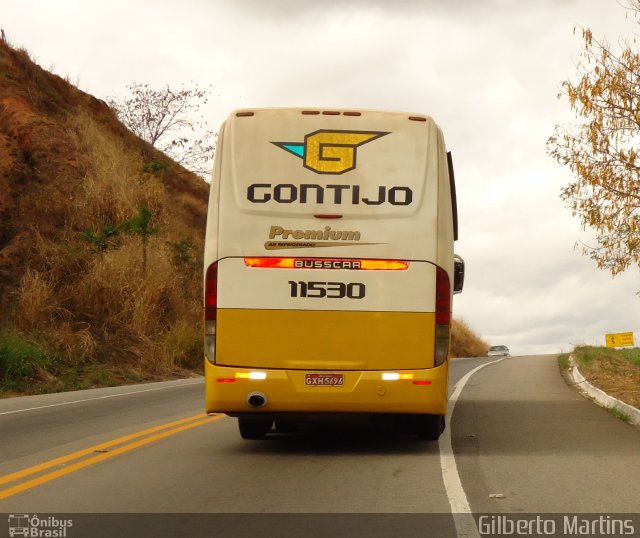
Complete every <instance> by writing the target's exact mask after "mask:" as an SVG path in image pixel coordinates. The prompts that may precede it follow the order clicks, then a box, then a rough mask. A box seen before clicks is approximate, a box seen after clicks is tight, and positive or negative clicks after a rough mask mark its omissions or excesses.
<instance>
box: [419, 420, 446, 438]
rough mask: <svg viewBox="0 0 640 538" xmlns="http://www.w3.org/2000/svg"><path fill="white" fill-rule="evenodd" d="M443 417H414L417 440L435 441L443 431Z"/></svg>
mask: <svg viewBox="0 0 640 538" xmlns="http://www.w3.org/2000/svg"><path fill="white" fill-rule="evenodd" d="M444 426H445V418H444V415H418V416H416V417H415V432H416V434H417V436H418V438H419V439H423V440H425V441H437V440H438V438H439V437H440V434H441V433H442V432H443V431H444Z"/></svg>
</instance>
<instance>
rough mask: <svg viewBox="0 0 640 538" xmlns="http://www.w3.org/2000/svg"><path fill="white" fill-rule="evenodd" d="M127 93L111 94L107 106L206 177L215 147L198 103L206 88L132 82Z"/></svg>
mask: <svg viewBox="0 0 640 538" xmlns="http://www.w3.org/2000/svg"><path fill="white" fill-rule="evenodd" d="M127 90H128V91H129V97H127V98H126V99H124V100H122V101H118V100H116V99H113V98H110V99H108V100H107V103H108V104H109V106H110V107H111V108H112V109H113V110H115V112H116V113H117V115H118V118H119V119H120V121H122V123H123V124H124V125H126V126H127V128H129V129H130V130H131V131H132V132H134V133H135V134H136V135H138V136H139V137H140V138H142V139H143V140H146V141H147V142H148V143H149V144H151V145H152V146H153V147H154V148H156V149H158V150H160V151H162V152H164V153H166V154H167V155H169V156H170V157H171V158H172V159H174V160H175V161H176V162H178V163H180V164H181V165H182V166H184V167H185V168H187V169H189V170H191V171H192V172H195V173H196V174H199V175H200V176H202V177H204V178H208V176H209V174H210V172H211V163H212V159H213V153H214V148H215V134H214V133H213V131H210V130H206V128H205V123H204V121H203V120H202V116H201V115H199V111H200V107H201V106H203V105H205V104H206V103H207V101H208V95H209V92H208V91H206V90H201V89H200V88H198V86H197V85H194V87H193V88H191V89H186V88H184V87H182V88H181V89H180V90H173V89H171V88H170V87H169V86H168V85H167V86H165V87H164V88H162V89H160V90H156V89H153V88H150V87H149V85H148V84H143V83H139V82H134V83H133V84H130V85H128V86H127Z"/></svg>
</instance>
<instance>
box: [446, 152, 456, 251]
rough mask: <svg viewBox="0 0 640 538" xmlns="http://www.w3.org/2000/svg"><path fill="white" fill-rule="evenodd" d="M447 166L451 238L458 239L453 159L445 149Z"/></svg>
mask: <svg viewBox="0 0 640 538" xmlns="http://www.w3.org/2000/svg"><path fill="white" fill-rule="evenodd" d="M447 167H448V169H449V190H450V191H451V213H452V214H453V240H454V241H457V240H458V199H457V198H456V178H455V175H454V173H453V159H452V158H451V152H450V151H447Z"/></svg>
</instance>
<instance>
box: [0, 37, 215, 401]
mask: <svg viewBox="0 0 640 538" xmlns="http://www.w3.org/2000/svg"><path fill="white" fill-rule="evenodd" d="M0 71H1V72H2V73H3V75H2V76H0V195H1V196H2V203H0V332H1V331H8V333H7V334H16V335H20V338H18V339H13V340H12V339H8V340H7V341H8V342H9V343H11V342H14V341H15V342H21V341H27V342H33V343H35V344H37V345H38V346H40V348H42V349H43V353H50V354H51V356H55V357H56V361H55V362H56V370H55V372H53V371H47V367H46V365H45V366H41V365H38V367H37V368H35V369H34V368H32V369H31V370H33V371H36V372H39V374H38V375H39V376H40V377H41V380H40V381H41V382H42V383H45V384H46V383H48V385H49V386H50V387H52V388H54V389H56V390H61V387H62V388H64V387H68V386H69V383H71V384H72V385H73V383H80V385H78V386H84V385H83V384H82V383H85V382H88V383H90V384H91V383H98V381H96V380H99V379H102V378H104V379H109V380H111V381H112V380H113V378H114V377H116V378H118V379H120V380H122V379H128V378H130V379H132V380H140V379H144V378H153V377H154V376H157V375H167V374H170V373H174V372H178V371H181V369H184V368H199V367H200V364H201V361H202V356H203V354H202V350H201V349H200V348H201V340H202V337H201V319H200V318H201V304H200V303H201V297H202V290H201V269H200V267H201V260H200V259H199V258H200V255H201V252H202V249H203V239H204V214H205V208H206V201H207V200H206V197H207V192H208V187H207V186H206V184H204V182H203V181H202V180H201V179H199V178H197V176H194V175H192V174H189V173H186V172H185V171H184V170H178V172H179V174H176V172H175V171H173V170H174V169H175V165H173V164H172V163H171V162H169V161H167V166H168V168H167V169H166V170H164V171H163V172H162V175H154V174H153V173H148V172H145V171H144V170H145V164H146V163H148V162H149V161H150V160H151V159H162V160H166V158H165V157H164V156H162V155H158V154H157V153H154V151H153V150H152V149H151V148H149V147H148V146H146V145H145V144H143V143H142V142H141V141H140V140H138V139H137V138H135V137H133V136H132V135H131V133H128V132H127V131H126V130H125V129H124V128H123V127H122V126H121V125H120V124H119V123H118V122H117V121H116V119H115V116H114V115H113V114H112V113H111V111H110V110H109V109H108V107H106V105H105V104H104V103H101V102H99V101H98V100H96V99H94V98H93V97H91V96H88V95H86V94H83V93H82V92H80V91H79V90H77V89H76V88H73V87H72V86H70V85H69V84H68V83H67V82H66V81H64V80H62V79H60V78H59V77H56V76H54V75H51V74H50V73H47V72H46V71H44V70H42V69H41V68H40V67H38V66H37V65H35V64H33V63H32V62H31V60H30V59H29V57H28V54H27V53H26V52H25V51H13V50H12V49H10V48H9V47H7V46H6V45H5V44H0ZM142 207H146V208H148V209H149V210H150V211H151V212H152V213H153V214H154V217H153V221H152V226H153V227H156V228H158V233H157V235H155V236H153V237H151V238H150V240H149V244H148V269H147V270H146V271H143V270H142V241H141V238H140V237H132V236H128V235H126V234H125V233H124V232H123V233H120V234H119V235H117V236H115V237H114V238H113V240H112V241H111V242H110V243H109V245H108V248H106V249H104V250H103V251H102V252H101V253H100V252H99V249H97V248H95V246H93V245H91V244H89V243H88V242H87V241H85V240H83V239H82V236H83V233H84V232H85V231H86V230H92V231H93V232H95V233H98V232H100V231H101V230H103V229H104V227H106V226H117V225H119V224H122V223H123V222H124V221H126V220H128V219H131V218H132V217H133V216H134V215H136V214H137V213H138V212H139V210H140V209H141V208H142ZM184 241H188V242H189V244H192V245H194V248H193V252H192V253H191V256H192V258H193V259H189V260H187V261H185V260H179V259H176V257H175V252H173V251H172V250H171V248H170V246H169V245H170V244H177V243H179V242H184ZM35 344H34V345H35ZM16 345H17V344H16ZM2 360H4V359H3V357H0V363H1V362H2ZM50 362H51V361H50ZM47 364H49V363H47ZM0 366H1V364H0ZM65 367H66V369H65ZM127 371H132V372H134V373H135V375H132V376H128V375H127V374H126V372H127ZM81 372H85V374H86V375H85V374H81ZM76 374H77V375H76ZM51 376H53V379H49V378H50V377H51ZM83 376H84V378H83V379H80V378H82V377H83ZM63 378H64V379H67V378H68V379H67V380H66V381H65V380H63ZM69 380H71V381H69ZM87 380H88V381H87ZM92 380H93V381H92ZM111 381H109V382H111ZM36 384H37V383H35V384H34V383H31V382H30V383H28V384H27V385H28V386H36ZM25 386H26V385H25ZM1 390H2V387H0V391H1ZM26 390H31V389H26Z"/></svg>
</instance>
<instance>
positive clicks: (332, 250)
mask: <svg viewBox="0 0 640 538" xmlns="http://www.w3.org/2000/svg"><path fill="white" fill-rule="evenodd" d="M449 164H450V161H449ZM450 176H451V177H450ZM454 219H455V191H454V187H453V178H452V171H451V170H450V165H449V166H448V160H447V153H446V149H445V145H444V140H443V137H442V133H441V131H440V129H439V128H438V126H437V125H436V124H435V122H434V121H433V120H432V119H431V118H430V117H428V116H420V115H415V116H414V115H410V114H401V113H391V112H374V111H364V110H363V111H354V110H302V109H256V110H243V111H238V112H235V113H233V114H232V115H231V116H230V117H229V119H228V120H227V121H226V122H225V124H224V125H223V128H222V130H221V134H220V139H219V143H218V150H217V154H216V163H215V167H214V176H213V181H212V186H211V194H210V201H209V214H208V219H207V236H206V245H205V355H206V357H205V378H206V411H207V412H208V413H226V414H228V415H230V416H237V417H238V418H239V426H240V433H241V435H242V437H244V438H260V437H263V436H264V435H265V434H266V433H267V432H268V431H270V430H271V428H272V424H273V422H274V421H275V423H276V427H278V426H279V425H283V424H286V423H287V422H290V421H291V420H292V419H294V418H295V419H301V418H302V419H304V417H305V416H315V415H323V414H331V413H363V414H386V415H390V416H393V417H397V418H398V420H399V421H401V422H402V423H403V424H404V425H405V426H406V424H409V425H410V427H411V428H412V431H413V432H414V433H416V434H418V435H419V436H420V437H422V438H426V439H437V438H438V436H439V435H440V433H441V431H442V429H443V428H444V415H445V413H446V402H447V383H448V362H449V339H450V322H451V297H452V286H453V281H454V277H453V273H454V254H453V243H454Z"/></svg>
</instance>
